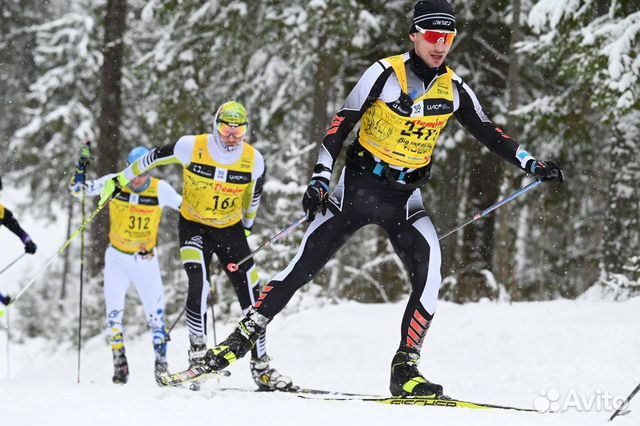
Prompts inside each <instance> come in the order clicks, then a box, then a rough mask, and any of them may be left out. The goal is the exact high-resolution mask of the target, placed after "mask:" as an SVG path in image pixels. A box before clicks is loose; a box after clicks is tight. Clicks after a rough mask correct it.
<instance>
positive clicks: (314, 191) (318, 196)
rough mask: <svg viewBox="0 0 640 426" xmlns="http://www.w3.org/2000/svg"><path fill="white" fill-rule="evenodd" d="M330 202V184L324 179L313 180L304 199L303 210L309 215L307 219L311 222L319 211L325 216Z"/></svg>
mask: <svg viewBox="0 0 640 426" xmlns="http://www.w3.org/2000/svg"><path fill="white" fill-rule="evenodd" d="M328 200H329V182H328V181H327V180H326V179H324V178H315V179H311V182H309V186H307V190H306V191H305V192H304V196H303V197H302V209H303V210H304V212H305V214H306V215H307V219H308V220H309V221H312V220H313V219H315V217H316V213H317V212H318V210H320V211H321V212H322V214H325V213H326V211H327V201H328Z"/></svg>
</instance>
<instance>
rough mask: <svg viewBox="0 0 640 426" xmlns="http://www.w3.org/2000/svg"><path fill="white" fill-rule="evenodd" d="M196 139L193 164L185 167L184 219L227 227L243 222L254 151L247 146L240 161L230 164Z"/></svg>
mask: <svg viewBox="0 0 640 426" xmlns="http://www.w3.org/2000/svg"><path fill="white" fill-rule="evenodd" d="M208 139H209V135H207V134H204V135H198V136H196V143H195V148H194V150H193V156H192V158H191V163H190V164H189V165H188V166H187V167H185V168H184V187H183V190H182V208H181V210H180V213H181V214H182V216H183V217H184V218H185V219H187V220H189V221H192V222H197V223H202V224H204V225H207V226H213V227H215V228H226V227H229V226H231V225H235V224H236V223H238V222H239V221H240V220H242V198H243V196H244V193H245V191H246V190H247V188H248V186H249V185H250V184H251V176H252V171H253V167H254V163H255V151H254V149H253V147H252V146H251V145H249V144H247V143H245V144H244V147H243V151H242V156H241V157H240V160H238V161H237V162H236V163H234V164H231V165H224V164H220V163H218V162H217V161H215V160H214V159H213V158H212V157H211V154H209V148H208V147H207V142H208Z"/></svg>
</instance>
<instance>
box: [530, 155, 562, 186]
mask: <svg viewBox="0 0 640 426" xmlns="http://www.w3.org/2000/svg"><path fill="white" fill-rule="evenodd" d="M526 169H527V171H528V172H529V173H531V174H532V175H534V176H535V177H537V178H538V179H540V180H541V181H543V182H551V181H553V180H557V181H558V182H560V183H562V181H563V180H564V176H563V175H562V170H561V169H560V167H558V165H557V164H556V163H554V162H553V161H538V160H529V161H527V166H526Z"/></svg>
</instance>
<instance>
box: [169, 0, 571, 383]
mask: <svg viewBox="0 0 640 426" xmlns="http://www.w3.org/2000/svg"><path fill="white" fill-rule="evenodd" d="M455 34H456V26H455V16H454V11H453V9H452V7H451V5H450V4H449V3H447V2H446V1H445V0H428V1H420V2H418V3H416V5H415V7H414V15H413V20H412V25H411V30H410V34H409V38H410V40H411V41H412V42H413V45H414V48H413V49H412V50H411V51H410V52H407V53H404V54H401V55H397V56H392V57H389V58H386V59H382V60H379V61H377V62H376V63H374V64H373V65H372V66H371V67H370V68H369V69H368V70H367V71H366V72H365V73H364V75H363V76H362V77H361V78H360V80H359V81H358V83H357V84H356V86H355V87H354V88H353V90H352V91H351V93H350V95H349V96H348V98H347V100H346V102H345V104H344V106H343V108H342V109H341V110H340V111H339V112H338V113H337V115H336V116H335V118H334V120H333V122H332V123H331V126H330V128H329V130H328V131H327V134H326V136H325V138H324V140H323V143H322V147H321V149H320V153H319V157H318V162H317V164H316V166H315V167H314V170H313V175H312V178H311V181H310V183H309V186H308V188H307V190H306V192H305V193H304V197H303V208H304V210H305V212H306V213H307V215H308V217H309V219H310V220H313V222H312V223H311V224H310V225H309V228H308V229H307V231H306V234H305V236H304V238H303V241H302V244H301V246H300V248H299V251H298V253H297V254H296V256H295V258H294V259H293V260H292V262H291V263H290V264H289V266H287V268H286V269H285V270H283V271H282V272H280V273H279V274H277V275H276V276H275V277H274V278H273V280H272V281H271V282H270V283H268V284H267V285H266V286H265V288H264V291H263V293H262V295H261V296H260V298H259V299H258V302H257V303H256V305H255V306H254V307H253V308H252V309H250V310H249V311H248V312H247V314H246V315H245V317H244V318H243V319H242V320H241V321H240V323H239V325H238V327H237V328H236V329H235V330H234V332H233V333H232V334H231V335H230V336H229V337H228V338H227V339H225V340H224V341H223V342H222V343H221V344H220V345H218V346H216V347H214V348H212V349H209V350H208V351H207V354H206V356H205V370H206V371H220V370H222V369H224V368H226V367H227V366H228V365H229V364H230V362H233V361H235V360H236V359H239V358H241V357H242V356H244V355H245V354H246V353H247V351H248V350H249V349H250V348H251V347H252V346H253V345H254V342H255V341H256V339H257V338H258V336H259V335H260V333H261V332H262V330H264V328H265V327H266V326H267V324H268V323H269V322H270V321H271V320H272V319H273V318H274V316H275V315H276V314H277V313H278V312H280V311H281V310H282V309H283V308H284V306H285V305H286V304H287V302H288V301H289V300H290V298H291V297H292V296H293V294H294V293H295V291H296V290H297V289H298V288H300V287H302V286H303V285H304V284H306V283H307V282H308V281H309V280H310V279H311V278H312V277H313V276H314V275H315V274H316V273H317V272H318V271H319V270H320V269H321V268H322V267H323V266H324V264H325V263H326V262H327V261H328V260H329V259H330V258H331V257H332V256H333V254H334V253H335V252H336V251H337V250H338V249H339V248H340V246H341V245H342V244H343V243H344V242H345V241H346V240H347V239H348V237H349V236H350V235H352V234H353V233H354V232H355V231H356V230H357V229H359V228H360V227H362V226H364V225H367V224H377V225H379V226H381V227H383V229H385V231H386V232H387V234H388V235H389V238H390V239H391V243H392V245H393V247H394V249H395V250H396V252H397V254H398V255H399V257H400V258H401V259H402V261H403V263H404V265H405V267H406V268H407V270H408V272H409V273H408V276H409V277H410V281H411V288H412V291H411V294H410V296H409V301H408V304H407V308H406V310H405V313H404V316H403V320H402V325H401V340H400V346H399V348H398V350H397V352H396V353H395V355H394V356H393V359H392V362H391V378H390V391H391V393H392V394H393V395H423V396H439V395H442V391H443V390H442V386H440V385H438V384H436V383H432V382H429V381H428V380H427V379H425V378H424V376H423V375H422V374H421V373H420V371H419V370H418V362H419V359H420V350H421V346H422V343H423V341H424V338H425V335H426V332H427V330H428V329H429V326H430V324H431V321H432V319H433V316H434V314H435V308H436V301H437V296H438V290H439V286H440V280H441V276H440V262H441V259H440V247H439V243H438V237H437V235H436V231H435V228H434V226H433V224H432V223H431V220H430V219H429V218H428V216H427V214H426V212H425V210H424V206H423V202H422V196H421V193H420V189H419V188H420V186H422V185H423V184H424V183H426V181H427V180H428V177H429V172H430V161H431V155H432V152H433V149H434V147H435V144H436V142H437V139H438V137H439V135H440V131H441V130H442V129H443V128H444V127H445V125H446V122H447V120H448V119H449V118H450V116H451V115H453V116H455V117H456V119H457V120H458V121H459V122H460V123H461V124H462V125H463V126H464V127H465V128H466V129H467V130H468V131H469V132H470V133H471V134H472V135H473V136H474V137H475V138H476V139H478V140H479V141H480V142H481V143H482V144H484V145H485V146H487V147H488V148H489V149H490V150H491V151H493V152H494V153H496V154H497V155H499V156H500V157H501V158H503V159H504V160H506V161H507V162H509V163H511V164H513V165H514V166H516V167H519V168H520V169H522V170H523V171H525V172H527V173H531V174H533V175H534V176H536V177H537V178H539V179H541V180H543V181H553V180H555V181H560V182H561V181H562V179H563V176H562V171H561V170H560V168H559V167H558V166H557V165H556V164H555V163H553V162H552V161H538V160H536V159H535V158H534V157H533V156H532V155H531V154H529V153H528V152H526V151H525V150H524V149H522V148H521V147H520V146H519V145H518V144H517V143H516V142H515V141H513V140H512V139H511V138H510V137H509V136H507V135H506V134H505V133H504V132H503V131H502V130H500V129H499V128H498V127H496V126H495V125H494V124H493V123H492V122H491V121H490V120H489V119H488V118H487V117H486V115H485V113H484V112H483V110H482V108H481V106H480V103H479V101H478V99H477V98H476V96H475V94H474V93H473V91H472V90H471V88H470V87H469V86H468V85H467V84H466V83H465V82H464V81H463V80H462V79H461V78H460V77H459V76H458V75H456V74H455V73H454V72H453V71H452V70H451V69H450V68H448V67H447V66H446V65H445V63H444V60H445V58H446V56H447V54H448V52H449V49H450V47H451V44H452V42H453V39H454V37H455ZM359 120H361V121H362V126H361V129H360V130H359V132H358V134H357V136H356V140H355V141H354V142H353V143H352V144H351V145H350V146H349V148H348V150H347V161H346V166H345V168H344V169H343V171H342V175H341V177H340V180H339V183H338V185H337V186H336V188H335V189H334V190H333V192H332V193H331V196H329V179H330V177H331V174H332V169H333V166H334V164H335V161H336V159H337V158H338V155H339V153H340V151H341V150H342V147H343V143H344V141H345V139H346V138H347V136H348V134H349V133H350V131H351V130H352V129H353V127H354V126H355V124H356V123H357V122H358V121H359ZM409 147H413V148H414V149H415V151H418V152H417V154H414V152H415V151H414V152H412V151H411V150H410V149H409ZM398 206H402V208H398ZM317 210H319V211H320V213H319V214H317V216H316V213H317ZM314 217H315V218H314ZM168 383H171V381H170V380H168Z"/></svg>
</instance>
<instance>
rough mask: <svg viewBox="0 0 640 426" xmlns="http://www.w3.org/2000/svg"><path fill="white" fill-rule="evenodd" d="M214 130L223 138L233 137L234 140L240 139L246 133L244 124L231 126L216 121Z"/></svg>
mask: <svg viewBox="0 0 640 426" xmlns="http://www.w3.org/2000/svg"><path fill="white" fill-rule="evenodd" d="M216 129H217V130H218V133H220V134H221V135H222V136H224V137H229V136H234V137H236V138H242V137H243V136H244V135H245V134H246V133H247V125H246V124H240V125H233V124H229V123H225V122H224V121H218V124H217V125H216Z"/></svg>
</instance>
